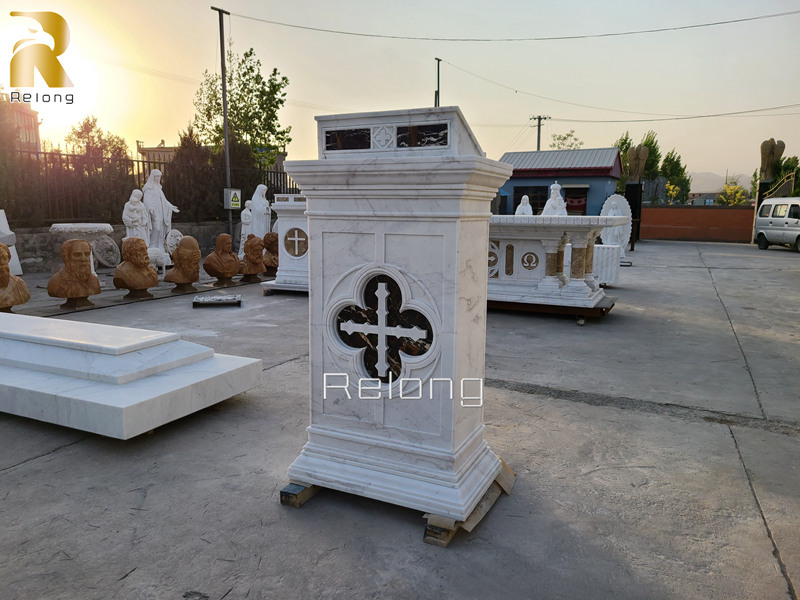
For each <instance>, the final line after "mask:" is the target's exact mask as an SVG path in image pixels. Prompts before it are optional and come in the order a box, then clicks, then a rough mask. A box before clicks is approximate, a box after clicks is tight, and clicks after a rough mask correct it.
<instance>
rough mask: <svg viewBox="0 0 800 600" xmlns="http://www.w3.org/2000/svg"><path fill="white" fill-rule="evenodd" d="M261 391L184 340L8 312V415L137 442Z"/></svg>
mask: <svg viewBox="0 0 800 600" xmlns="http://www.w3.org/2000/svg"><path fill="white" fill-rule="evenodd" d="M260 384H261V361H260V360H258V359H252V358H242V357H238V356H228V355H223V354H214V351H213V350H212V349H211V348H208V347H206V346H202V345H200V344H195V343H192V342H187V341H185V340H181V339H180V335H179V334H176V333H167V332H160V331H146V330H141V329H133V328H130V327H115V326H111V325H98V324H93V323H82V322H77V321H61V320H58V319H45V318H42V317H29V316H25V315H16V314H6V313H0V412H6V413H10V414H14V415H18V416H21V417H29V418H32V419H37V420H40V421H46V422H48V423H55V424H57V425H63V426H66V427H73V428H75V429H81V430H83V431H90V432H92V433H98V434H101V435H105V436H109V437H115V438H120V439H129V438H131V437H134V436H136V435H139V434H141V433H144V432H147V431H150V430H152V429H154V428H155V427H158V426H160V425H163V424H165V423H169V422H170V421H174V420H175V419H179V418H181V417H183V416H186V415H188V414H191V413H193V412H196V411H198V410H201V409H203V408H206V407H207V406H210V405H212V404H215V403H217V402H220V401H222V400H225V399H227V398H230V397H231V396H234V395H236V394H238V393H240V392H243V391H246V390H249V389H251V388H254V387H257V386H258V385H260Z"/></svg>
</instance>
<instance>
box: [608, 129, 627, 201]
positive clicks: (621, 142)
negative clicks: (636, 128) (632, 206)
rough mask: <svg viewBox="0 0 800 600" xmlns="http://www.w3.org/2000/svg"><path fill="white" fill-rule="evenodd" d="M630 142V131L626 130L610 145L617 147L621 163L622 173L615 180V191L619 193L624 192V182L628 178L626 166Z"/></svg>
mask: <svg viewBox="0 0 800 600" xmlns="http://www.w3.org/2000/svg"><path fill="white" fill-rule="evenodd" d="M631 144H632V140H631V136H630V133H628V132H627V131H626V132H625V133H623V134H622V135H621V136H620V138H619V139H618V140H617V141H615V142H614V143H613V144H611V145H612V147H615V148H619V160H620V163H621V164H622V175H621V176H620V178H619V180H618V181H617V192H618V193H620V194H624V193H625V184H626V183H628V179H630V169H629V167H628V150H630V148H631Z"/></svg>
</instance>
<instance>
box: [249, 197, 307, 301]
mask: <svg viewBox="0 0 800 600" xmlns="http://www.w3.org/2000/svg"><path fill="white" fill-rule="evenodd" d="M272 210H274V211H275V214H277V215H278V220H277V222H276V223H275V227H274V230H275V232H276V233H277V234H278V272H277V273H276V274H275V279H274V280H272V281H265V282H263V283H262V284H261V287H262V289H264V290H265V291H266V290H290V291H296V292H307V291H308V254H309V253H308V251H305V252H302V249H303V245H302V244H301V243H300V241H299V238H302V237H303V236H302V235H295V236H294V237H296V238H298V240H289V239H288V238H289V237H290V232H296V230H299V231H301V232H303V234H304V235H305V237H306V239H307V238H308V219H307V218H306V215H305V212H306V199H305V198H304V197H303V196H294V195H290V194H276V195H275V202H273V203H272ZM308 242H310V240H308ZM308 242H306V244H305V246H306V248H307V245H308ZM295 243H297V246H296V247H297V249H298V252H294V251H290V250H294V248H295Z"/></svg>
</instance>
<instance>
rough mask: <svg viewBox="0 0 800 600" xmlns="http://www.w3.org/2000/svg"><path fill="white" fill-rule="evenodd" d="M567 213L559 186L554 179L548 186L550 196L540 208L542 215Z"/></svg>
mask: <svg viewBox="0 0 800 600" xmlns="http://www.w3.org/2000/svg"><path fill="white" fill-rule="evenodd" d="M566 214H567V203H566V202H564V199H563V198H562V197H561V186H560V185H558V182H557V181H556V182H555V183H553V185H551V186H550V197H549V198H548V199H547V202H545V205H544V208H543V209H542V216H548V215H549V216H556V215H564V216H566Z"/></svg>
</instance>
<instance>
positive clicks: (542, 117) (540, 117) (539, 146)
mask: <svg viewBox="0 0 800 600" xmlns="http://www.w3.org/2000/svg"><path fill="white" fill-rule="evenodd" d="M549 118H550V117H549V116H546V115H536V116H535V117H533V116H532V117H531V118H530V120H531V121H533V120H534V119H536V151H537V152H538V151H539V150H541V149H542V121H546V120H547V119H549Z"/></svg>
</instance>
